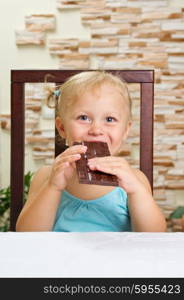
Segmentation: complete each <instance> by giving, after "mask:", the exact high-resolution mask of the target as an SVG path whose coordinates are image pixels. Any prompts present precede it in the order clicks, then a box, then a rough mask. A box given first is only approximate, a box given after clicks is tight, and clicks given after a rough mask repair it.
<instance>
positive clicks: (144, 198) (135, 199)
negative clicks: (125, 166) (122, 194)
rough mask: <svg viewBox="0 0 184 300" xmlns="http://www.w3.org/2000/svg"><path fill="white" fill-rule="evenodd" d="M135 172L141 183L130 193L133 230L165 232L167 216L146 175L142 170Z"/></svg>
mask: <svg viewBox="0 0 184 300" xmlns="http://www.w3.org/2000/svg"><path fill="white" fill-rule="evenodd" d="M134 172H135V175H136V176H137V178H138V180H139V181H140V183H141V184H140V185H139V187H138V188H137V191H135V192H134V193H129V194H128V206H129V211H130V216H131V223H132V229H133V231H144V232H165V231H166V221H165V217H164V215H163V214H162V212H161V210H160V208H159V207H158V205H157V204H156V202H155V200H154V199H153V197H152V193H151V188H150V185H149V182H148V180H147V178H146V176H145V175H144V174H143V173H142V172H141V171H140V170H134Z"/></svg>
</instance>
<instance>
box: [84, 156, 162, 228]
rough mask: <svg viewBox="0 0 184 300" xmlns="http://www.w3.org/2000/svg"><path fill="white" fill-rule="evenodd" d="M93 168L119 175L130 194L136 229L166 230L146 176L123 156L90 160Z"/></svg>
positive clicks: (132, 215)
mask: <svg viewBox="0 0 184 300" xmlns="http://www.w3.org/2000/svg"><path fill="white" fill-rule="evenodd" d="M88 165H89V167H90V169H92V170H98V171H102V172H106V173H109V174H114V175H116V176H117V177H118V181H119V186H120V187H122V188H123V189H124V190H125V191H126V192H127V195H128V205H129V211H130V217H131V223H132V229H133V230H134V231H148V232H153V231H155V232H156V231H160V232H163V231H166V221H165V218H164V215H163V214H162V212H161V210H160V209H159V207H158V205H157V203H156V202H155V201H154V199H153V197H152V193H151V188H150V185H149V182H148V180H147V178H146V176H145V175H144V174H143V173H142V172H141V171H140V170H135V169H132V168H131V167H130V165H129V163H128V162H127V161H126V160H125V159H124V158H123V157H116V156H114V157H113V156H106V157H95V158H91V159H89V160H88Z"/></svg>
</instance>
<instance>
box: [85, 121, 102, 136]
mask: <svg viewBox="0 0 184 300" xmlns="http://www.w3.org/2000/svg"><path fill="white" fill-rule="evenodd" d="M88 133H89V134H92V135H99V134H103V129H102V126H101V125H100V124H99V123H97V122H92V124H91V126H90V128H89V131H88Z"/></svg>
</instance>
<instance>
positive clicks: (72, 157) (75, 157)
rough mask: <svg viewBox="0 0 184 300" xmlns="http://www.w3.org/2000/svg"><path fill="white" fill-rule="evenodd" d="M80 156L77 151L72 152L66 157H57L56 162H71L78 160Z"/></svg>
mask: <svg viewBox="0 0 184 300" xmlns="http://www.w3.org/2000/svg"><path fill="white" fill-rule="evenodd" d="M80 158H81V155H80V154H79V153H77V154H72V155H69V156H66V157H61V158H60V159H59V158H58V160H57V164H58V165H60V164H62V163H65V162H68V163H72V162H75V161H76V160H79V159H80Z"/></svg>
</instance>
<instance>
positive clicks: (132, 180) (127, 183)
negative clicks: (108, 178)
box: [88, 156, 144, 194]
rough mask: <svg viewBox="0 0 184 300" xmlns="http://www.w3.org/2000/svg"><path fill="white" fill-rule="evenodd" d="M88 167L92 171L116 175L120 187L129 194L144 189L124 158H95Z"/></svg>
mask: <svg viewBox="0 0 184 300" xmlns="http://www.w3.org/2000/svg"><path fill="white" fill-rule="evenodd" d="M88 166H89V168H90V169H91V170H93V171H95V170H97V171H101V172H104V173H108V174H112V175H116V176H117V178H118V181H119V186H120V187H122V188H123V189H124V190H125V191H126V192H127V194H128V193H129V194H133V193H136V192H137V191H138V190H139V189H140V188H143V187H144V185H143V182H142V181H140V180H139V179H138V176H137V175H136V173H135V172H134V171H135V170H133V169H132V168H131V167H130V165H129V163H128V162H127V161H126V160H125V159H124V158H123V157H118V156H117V157H116V156H105V157H95V158H91V159H89V160H88Z"/></svg>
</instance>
